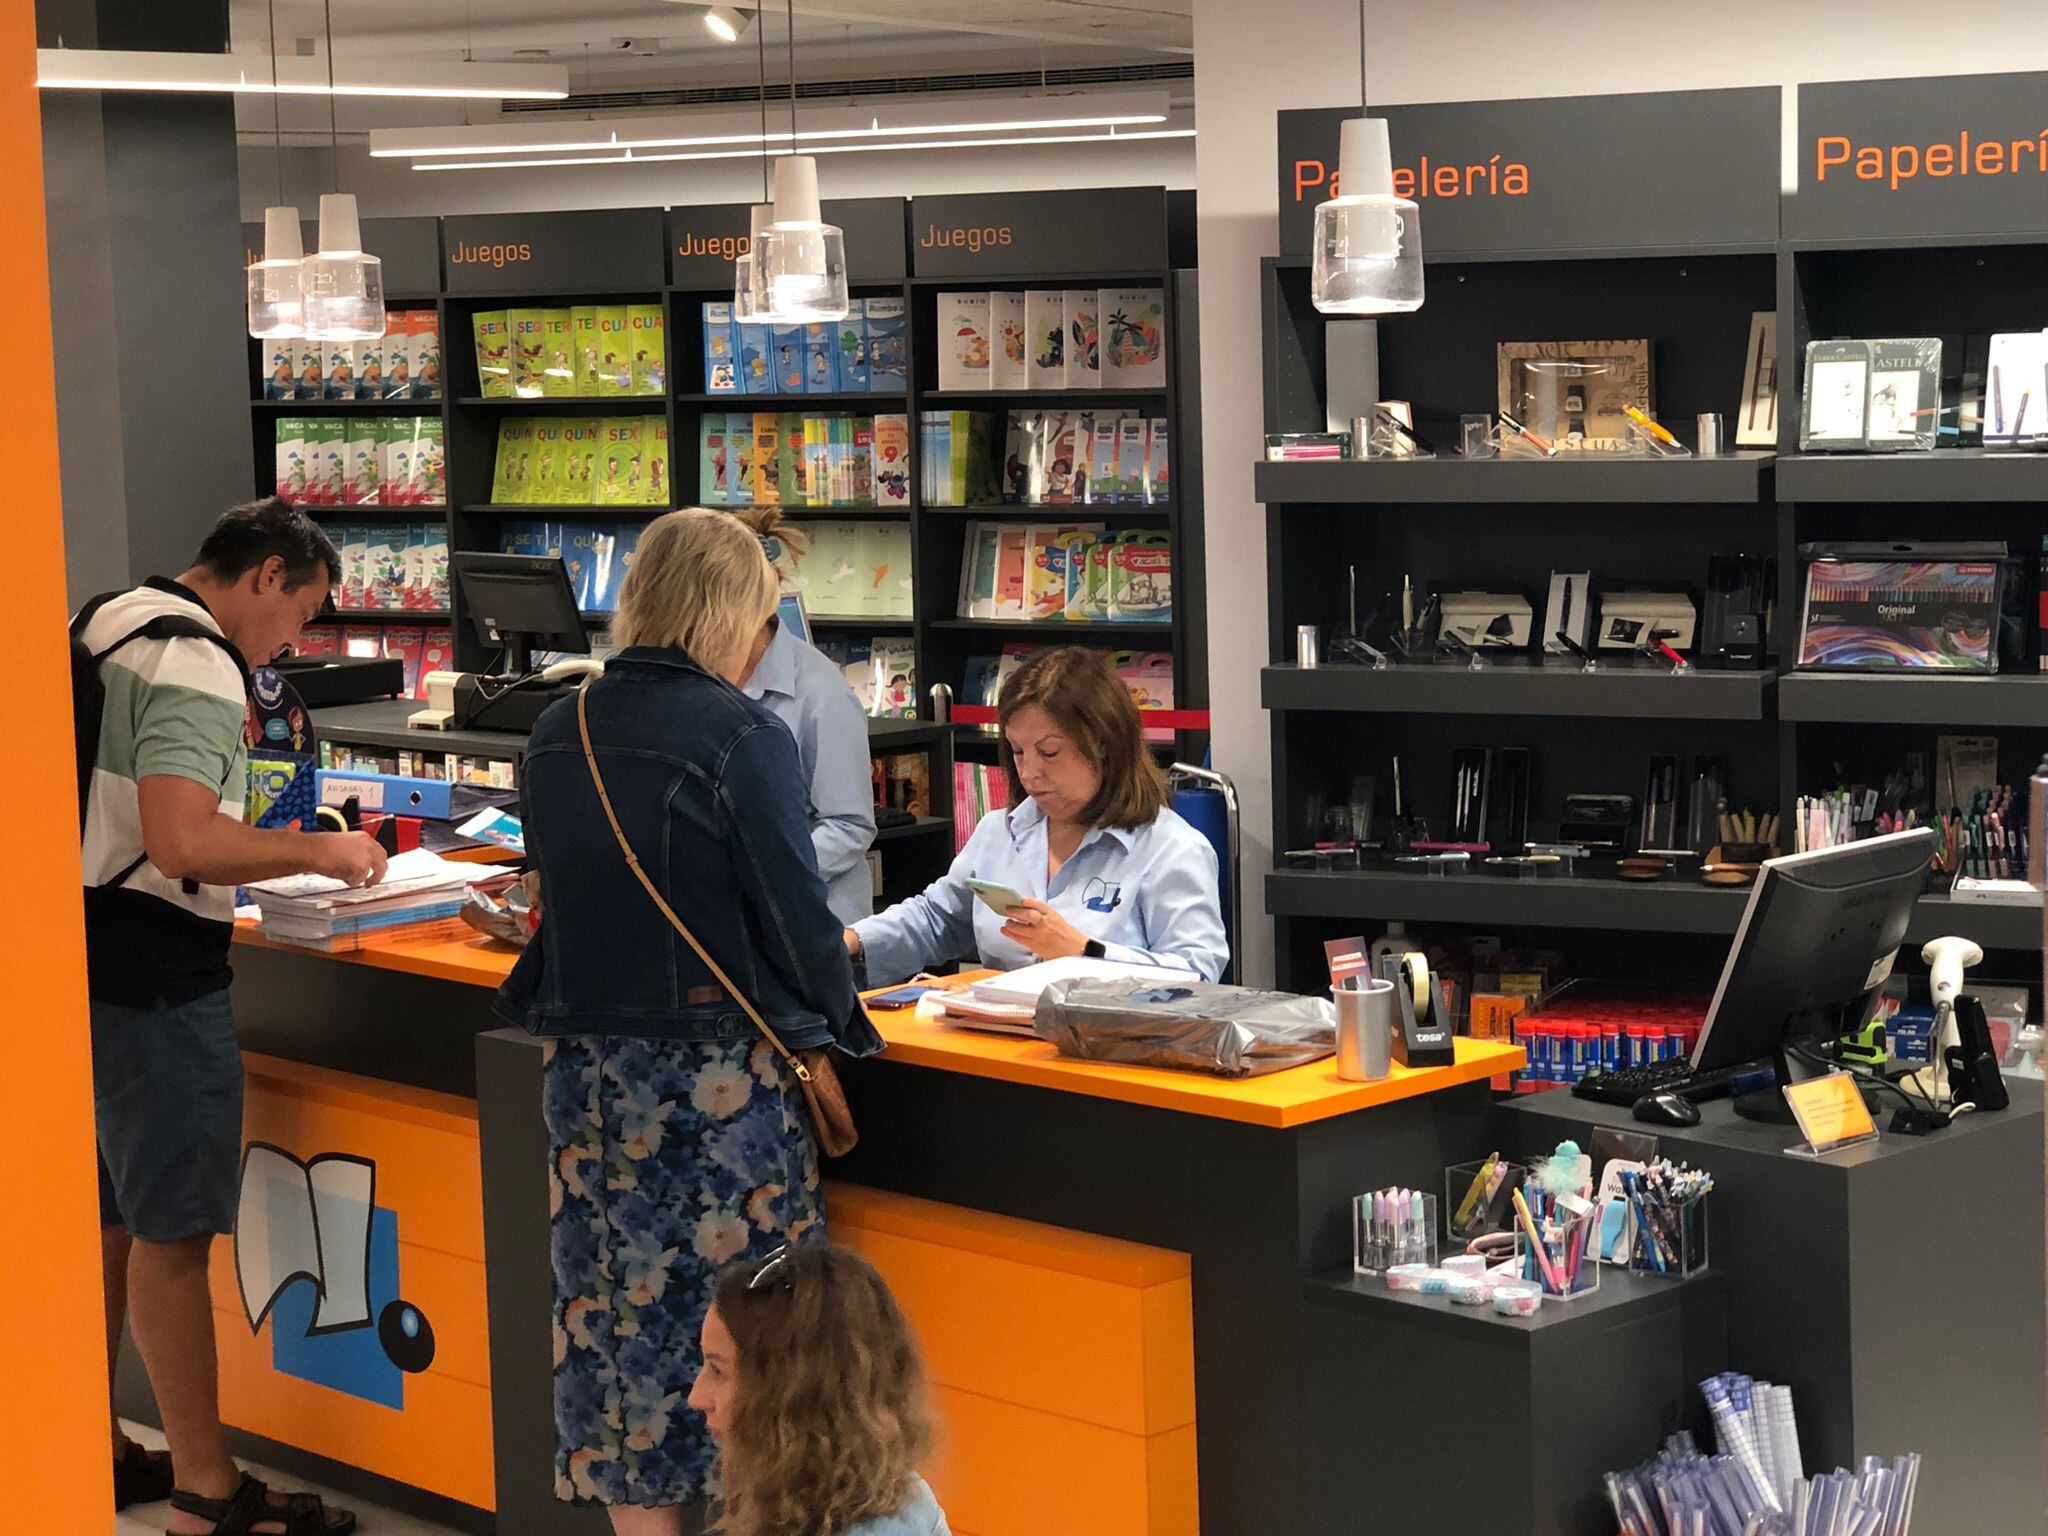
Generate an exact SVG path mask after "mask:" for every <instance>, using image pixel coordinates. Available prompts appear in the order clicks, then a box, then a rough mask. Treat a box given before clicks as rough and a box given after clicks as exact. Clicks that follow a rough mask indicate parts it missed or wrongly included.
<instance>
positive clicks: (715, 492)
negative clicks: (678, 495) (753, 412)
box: [697, 415, 728, 507]
mask: <svg viewBox="0 0 2048 1536" xmlns="http://www.w3.org/2000/svg"><path fill="white" fill-rule="evenodd" d="M727 469H728V466H727V464H726V435H725V418H724V417H722V416H708V415H707V416H703V417H701V418H699V419H698V422H697V499H698V500H699V501H701V502H703V503H704V505H706V506H707V507H716V506H720V505H723V504H724V502H725V499H726V495H725V489H726V473H727Z"/></svg>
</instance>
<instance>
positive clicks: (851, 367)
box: [834, 299, 873, 394]
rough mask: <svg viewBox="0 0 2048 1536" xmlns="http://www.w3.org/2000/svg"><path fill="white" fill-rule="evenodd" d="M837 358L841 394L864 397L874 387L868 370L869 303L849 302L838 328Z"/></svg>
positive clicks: (836, 375) (836, 382) (861, 301)
mask: <svg viewBox="0 0 2048 1536" xmlns="http://www.w3.org/2000/svg"><path fill="white" fill-rule="evenodd" d="M837 351H838V355H837V357H836V359H835V361H834V369H835V372H834V379H835V387H836V388H837V389H838V390H839V391H840V392H841V393H842V394H859V393H864V392H865V391H867V390H868V389H869V388H871V387H872V383H873V380H872V377H871V375H870V373H869V370H868V328H867V300H865V299H853V300H851V301H849V303H848V306H847V311H846V318H845V319H844V320H841V321H840V322H839V324H838V342H837Z"/></svg>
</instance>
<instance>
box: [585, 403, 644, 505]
mask: <svg viewBox="0 0 2048 1536" xmlns="http://www.w3.org/2000/svg"><path fill="white" fill-rule="evenodd" d="M643 428H644V423H643V422H642V421H641V420H640V418H639V417H637V416H625V417H613V418H611V419H609V420H607V421H605V422H604V424H603V426H602V428H601V430H602V432H603V443H602V446H601V447H600V449H599V453H598V460H597V473H598V481H597V499H598V502H599V503H600V504H601V505H604V506H609V507H625V506H632V505H634V504H635V503H637V502H639V501H640V500H641V499H642V497H643V495H644V494H645V492H644V487H645V486H646V484H647V464H646V441H645V435H644V431H643Z"/></svg>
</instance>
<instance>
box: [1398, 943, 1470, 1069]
mask: <svg viewBox="0 0 2048 1536" xmlns="http://www.w3.org/2000/svg"><path fill="white" fill-rule="evenodd" d="M1380 979H1381V980H1382V981H1391V982H1392V983H1393V984H1394V996H1395V998H1396V999H1397V1000H1398V1005H1399V1007H1398V1014H1397V1017H1396V1022H1395V1028H1394V1060H1395V1061H1397V1062H1399V1063H1400V1064H1401V1065H1402V1066H1404V1067H1448V1066H1450V1065H1451V1064H1452V1063H1453V1062H1454V1061H1456V1060H1457V1044H1456V1037H1455V1035H1454V1034H1453V1032H1452V1029H1451V1021H1450V1020H1449V1019H1447V1018H1445V1017H1444V1016H1443V1006H1442V1004H1441V1003H1440V1002H1439V1001H1438V1000H1437V996H1436V989H1435V987H1434V986H1433V985H1432V984H1431V981H1430V975H1429V962H1428V961H1427V960H1425V959H1424V958H1423V957H1422V956H1421V955H1418V954H1412V953H1411V954H1402V955H1382V956H1381V957H1380Z"/></svg>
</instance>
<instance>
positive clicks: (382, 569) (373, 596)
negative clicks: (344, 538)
mask: <svg viewBox="0 0 2048 1536" xmlns="http://www.w3.org/2000/svg"><path fill="white" fill-rule="evenodd" d="M411 538H412V534H411V532H410V530H408V529H407V528H405V527H403V526H402V525H401V526H395V527H385V528H375V529H372V530H371V532H370V537H369V541H368V548H369V562H370V568H369V580H368V587H367V590H366V592H365V595H364V600H363V606H364V607H365V608H368V609H369V610H371V611H372V612H382V611H385V610H388V609H392V608H403V607H404V606H405V584H406V578H407V574H408V572H409V571H410V570H411V569H412V567H411V564H410V562H409V557H408V556H407V554H406V547H407V545H408V543H409V542H410V540H411Z"/></svg>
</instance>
